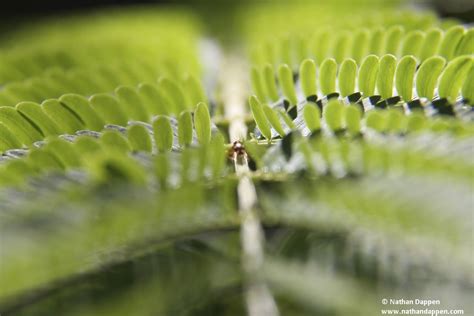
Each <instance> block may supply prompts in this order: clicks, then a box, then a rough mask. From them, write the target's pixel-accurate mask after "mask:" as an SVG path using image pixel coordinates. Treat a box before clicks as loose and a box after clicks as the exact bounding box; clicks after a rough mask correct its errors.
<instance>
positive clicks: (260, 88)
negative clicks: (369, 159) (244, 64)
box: [250, 67, 267, 102]
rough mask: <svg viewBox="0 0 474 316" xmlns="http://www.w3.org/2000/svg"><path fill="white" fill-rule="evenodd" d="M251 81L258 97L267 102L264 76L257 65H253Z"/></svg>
mask: <svg viewBox="0 0 474 316" xmlns="http://www.w3.org/2000/svg"><path fill="white" fill-rule="evenodd" d="M250 83H251V85H252V91H253V92H254V93H255V95H256V96H257V98H258V99H259V100H260V101H261V102H265V101H266V99H267V97H266V93H265V90H264V85H263V80H262V76H261V74H260V71H259V70H258V68H257V67H252V69H251V70H250Z"/></svg>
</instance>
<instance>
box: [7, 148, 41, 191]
mask: <svg viewBox="0 0 474 316" xmlns="http://www.w3.org/2000/svg"><path fill="white" fill-rule="evenodd" d="M0 141H1V140H0ZM33 173H34V171H33V170H32V169H31V166H30V165H29V164H28V163H27V162H26V160H25V159H15V160H12V161H9V162H8V163H7V164H6V166H5V167H4V168H1V169H0V186H1V185H8V186H10V185H21V184H22V183H23V182H24V179H25V178H26V177H27V176H30V175H32V174H33Z"/></svg>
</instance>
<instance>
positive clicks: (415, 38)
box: [402, 30, 424, 57]
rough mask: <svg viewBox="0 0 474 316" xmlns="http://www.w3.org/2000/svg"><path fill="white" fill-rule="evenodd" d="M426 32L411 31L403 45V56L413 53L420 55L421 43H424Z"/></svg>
mask: <svg viewBox="0 0 474 316" xmlns="http://www.w3.org/2000/svg"><path fill="white" fill-rule="evenodd" d="M423 37H424V34H423V33H422V32H421V31H418V30H416V31H411V32H409V33H408V34H407V35H406V36H405V38H404V40H403V46H402V56H406V55H413V56H417V57H418V56H419V52H420V49H421V44H422V43H423Z"/></svg>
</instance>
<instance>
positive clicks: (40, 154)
mask: <svg viewBox="0 0 474 316" xmlns="http://www.w3.org/2000/svg"><path fill="white" fill-rule="evenodd" d="M26 161H27V163H28V165H29V166H30V167H31V168H32V169H33V170H35V171H39V172H45V171H51V170H64V165H63V164H62V163H61V161H60V160H59V159H58V157H56V155H54V154H53V153H51V152H47V151H45V150H42V149H39V148H32V149H31V150H30V152H29V154H28V158H27V160H26Z"/></svg>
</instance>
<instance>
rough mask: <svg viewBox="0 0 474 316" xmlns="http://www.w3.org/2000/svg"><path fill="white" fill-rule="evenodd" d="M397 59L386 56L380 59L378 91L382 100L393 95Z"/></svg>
mask: <svg viewBox="0 0 474 316" xmlns="http://www.w3.org/2000/svg"><path fill="white" fill-rule="evenodd" d="M396 66H397V59H396V58H395V56H393V55H389V54H388V55H384V56H382V58H380V64H379V72H378V74H377V90H378V92H379V94H380V95H381V96H382V98H384V99H387V98H389V97H391V96H392V95H393V80H394V78H395V68H396Z"/></svg>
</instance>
